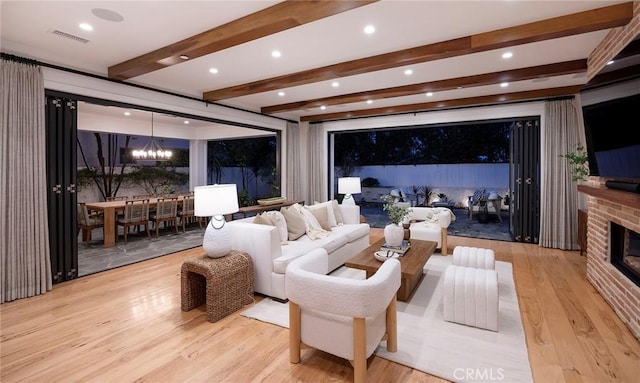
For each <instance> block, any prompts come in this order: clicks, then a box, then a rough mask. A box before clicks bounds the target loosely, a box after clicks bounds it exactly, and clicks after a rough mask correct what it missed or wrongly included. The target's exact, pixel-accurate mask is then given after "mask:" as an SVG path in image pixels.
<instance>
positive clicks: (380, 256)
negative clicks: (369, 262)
mask: <svg viewBox="0 0 640 383" xmlns="http://www.w3.org/2000/svg"><path fill="white" fill-rule="evenodd" d="M373 256H374V258H375V259H377V260H378V261H380V262H384V261H386V260H387V259H392V258H399V257H400V254H399V253H396V252H395V251H391V250H381V251H376V252H375V253H373Z"/></svg>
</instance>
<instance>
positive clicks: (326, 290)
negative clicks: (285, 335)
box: [285, 249, 400, 382]
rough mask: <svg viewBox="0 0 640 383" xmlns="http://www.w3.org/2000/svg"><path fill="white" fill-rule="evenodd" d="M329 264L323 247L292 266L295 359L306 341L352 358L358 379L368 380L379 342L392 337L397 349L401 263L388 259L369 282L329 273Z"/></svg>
mask: <svg viewBox="0 0 640 383" xmlns="http://www.w3.org/2000/svg"><path fill="white" fill-rule="evenodd" d="M371 256H372V257H373V255H371ZM327 267H328V263H327V252H326V251H325V250H324V249H316V250H314V251H312V252H311V253H309V254H307V255H305V256H304V257H301V258H298V259H297V260H295V261H293V262H292V263H291V264H290V265H289V266H288V267H287V272H286V274H285V278H286V279H285V287H286V291H287V298H288V299H289V357H290V360H291V363H299V362H300V350H301V348H302V346H303V345H306V346H309V347H313V348H315V349H318V350H322V351H324V352H327V353H330V354H333V355H336V356H338V357H341V358H344V359H347V360H349V361H350V362H351V364H352V365H353V369H354V382H366V380H367V358H368V357H370V356H371V355H372V354H373V352H374V351H375V349H376V348H377V346H378V344H379V343H380V341H381V340H386V341H387V350H389V351H391V352H395V351H396V350H397V346H398V345H397V319H396V315H397V312H396V310H397V308H396V293H397V291H398V288H399V287H400V262H399V261H398V260H396V259H390V260H387V261H386V262H384V263H383V264H382V265H381V266H380V269H379V270H378V271H377V272H376V273H375V274H374V275H373V276H372V277H371V278H369V279H366V280H359V279H350V278H342V277H337V276H330V275H325V274H327V273H328V272H329V271H330V270H327Z"/></svg>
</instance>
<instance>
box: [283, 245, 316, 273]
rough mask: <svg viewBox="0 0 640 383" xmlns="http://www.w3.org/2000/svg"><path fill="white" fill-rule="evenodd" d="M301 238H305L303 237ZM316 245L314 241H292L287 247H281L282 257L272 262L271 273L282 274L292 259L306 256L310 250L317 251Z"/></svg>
mask: <svg viewBox="0 0 640 383" xmlns="http://www.w3.org/2000/svg"><path fill="white" fill-rule="evenodd" d="M301 238H307V236H303V237H301ZM317 248H318V244H317V243H316V242H315V241H311V240H307V241H301V240H297V241H292V242H289V245H288V246H283V247H282V255H281V256H279V257H278V258H276V259H274V260H273V272H274V273H276V274H284V272H285V271H286V269H287V266H288V265H289V263H290V262H291V261H293V260H294V259H296V258H298V257H301V256H303V255H306V254H308V253H309V252H310V251H311V250H313V249H317Z"/></svg>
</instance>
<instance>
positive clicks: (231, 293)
mask: <svg viewBox="0 0 640 383" xmlns="http://www.w3.org/2000/svg"><path fill="white" fill-rule="evenodd" d="M180 277H181V278H180V279H181V286H180V287H181V299H182V301H181V307H182V311H189V310H191V309H193V308H195V307H198V306H200V305H202V304H204V303H206V305H207V320H208V321H209V322H217V321H218V320H220V319H222V318H224V317H225V316H227V315H229V314H231V313H233V312H235V311H238V310H239V309H241V308H242V307H243V306H244V305H247V304H250V303H253V301H254V299H253V259H251V256H250V255H249V254H247V253H244V252H240V251H236V250H232V251H231V253H229V255H227V256H224V257H221V258H211V257H208V256H207V255H201V256H198V257H195V258H192V259H189V260H186V261H185V262H184V263H183V264H182V268H181V275H180Z"/></svg>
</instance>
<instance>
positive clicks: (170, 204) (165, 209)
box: [151, 197, 178, 238]
mask: <svg viewBox="0 0 640 383" xmlns="http://www.w3.org/2000/svg"><path fill="white" fill-rule="evenodd" d="M151 221H153V224H154V226H155V228H156V238H157V237H159V229H160V222H164V226H165V229H166V228H167V223H169V222H173V227H175V229H176V234H178V197H168V198H158V203H157V204H156V211H155V213H154V214H153V215H152V216H151Z"/></svg>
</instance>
